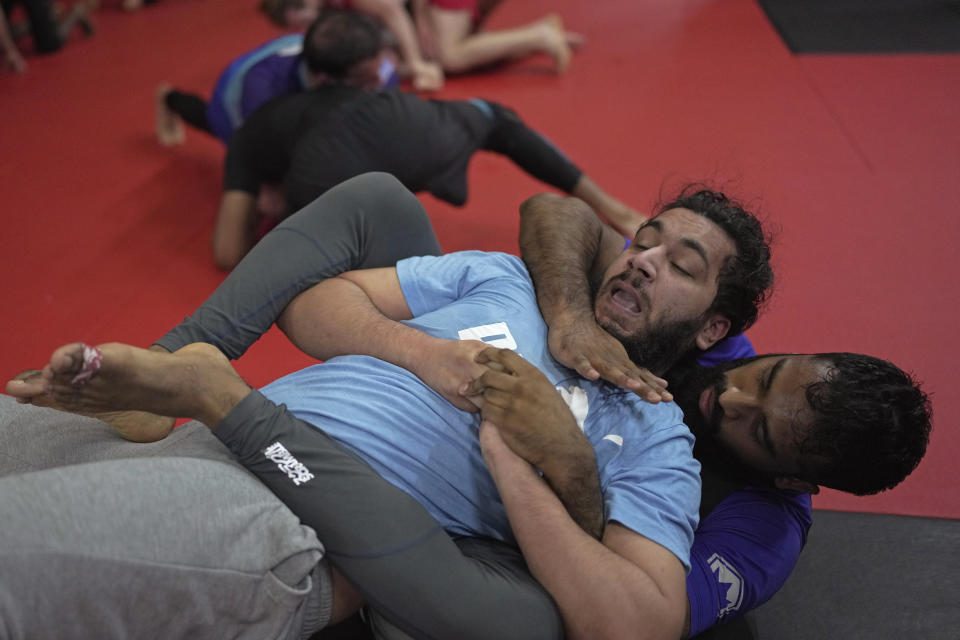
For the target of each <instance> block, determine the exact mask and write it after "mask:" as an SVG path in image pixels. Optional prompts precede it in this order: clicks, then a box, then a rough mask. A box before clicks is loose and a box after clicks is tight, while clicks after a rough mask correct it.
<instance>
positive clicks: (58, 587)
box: [0, 396, 332, 640]
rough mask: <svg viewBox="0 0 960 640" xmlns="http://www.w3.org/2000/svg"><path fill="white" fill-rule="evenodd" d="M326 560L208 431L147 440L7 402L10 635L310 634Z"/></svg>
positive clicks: (319, 620) (2, 429) (3, 535)
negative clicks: (127, 437) (136, 441)
mask: <svg viewBox="0 0 960 640" xmlns="http://www.w3.org/2000/svg"><path fill="white" fill-rule="evenodd" d="M322 557H323V547H322V545H321V544H320V543H319V542H318V540H317V538H316V535H315V534H314V532H313V531H312V530H311V529H309V528H308V527H305V526H303V525H302V524H300V522H299V520H298V519H297V517H296V516H294V515H293V514H292V513H291V512H290V511H289V509H287V508H286V507H285V506H284V505H283V504H281V503H280V502H279V501H278V500H277V499H276V498H275V497H274V496H273V494H272V493H270V492H269V491H268V490H267V489H266V488H265V487H264V486H263V485H262V484H261V483H260V482H259V481H257V480H256V478H254V477H253V476H251V475H250V473H249V472H247V471H246V470H245V469H243V468H242V467H241V466H240V465H239V464H237V463H236V462H234V461H233V459H232V456H231V455H230V453H229V452H228V451H227V450H226V449H225V448H224V447H223V445H221V444H220V442H219V441H218V440H216V438H214V437H213V436H212V434H210V432H209V430H208V429H207V428H206V427H204V426H203V425H200V424H199V423H188V424H186V425H183V426H181V427H180V428H178V429H176V430H175V431H174V433H173V434H172V435H171V436H170V437H169V438H167V439H165V440H163V441H161V442H158V443H154V444H147V445H144V444H134V443H130V442H127V441H125V440H123V439H122V438H119V437H118V436H116V434H114V432H113V431H112V430H110V428H109V427H107V426H106V425H105V424H103V423H102V422H99V421H97V420H93V419H89V418H84V417H80V416H75V415H73V414H68V413H63V412H60V411H54V410H51V409H43V408H38V407H33V406H30V405H19V404H17V403H16V401H14V400H13V399H12V398H10V397H8V396H0V567H2V570H0V638H4V639H7V638H9V639H11V640H12V639H19V638H58V639H62V638H78V639H79V638H84V639H85V638H117V639H129V638H144V639H153V638H251V639H260V638H284V639H286V638H291V639H292V638H304V637H307V636H308V635H309V633H310V632H312V631H314V630H316V629H318V628H320V627H322V626H323V625H324V624H326V622H327V621H328V620H329V616H330V610H331V603H332V600H331V596H332V591H331V587H330V577H329V568H328V566H327V564H326V562H325V561H324V560H322Z"/></svg>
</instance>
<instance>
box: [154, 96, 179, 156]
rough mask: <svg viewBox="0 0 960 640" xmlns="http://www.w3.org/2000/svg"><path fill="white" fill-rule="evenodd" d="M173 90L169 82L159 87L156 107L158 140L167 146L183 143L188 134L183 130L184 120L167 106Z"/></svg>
mask: <svg viewBox="0 0 960 640" xmlns="http://www.w3.org/2000/svg"><path fill="white" fill-rule="evenodd" d="M172 90H173V87H171V86H170V85H168V84H162V85H160V86H159V87H157V100H156V105H155V107H154V112H155V126H156V133H157V142H159V143H160V144H162V145H163V146H165V147H172V146H174V145H178V144H183V141H184V140H185V139H186V134H185V133H184V130H183V121H181V120H180V116H178V115H177V114H175V113H174V112H173V111H171V110H170V107H168V106H167V101H166V97H167V94H168V93H170V92H171V91H172Z"/></svg>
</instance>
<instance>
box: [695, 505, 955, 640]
mask: <svg viewBox="0 0 960 640" xmlns="http://www.w3.org/2000/svg"><path fill="white" fill-rule="evenodd" d="M747 622H748V623H749V624H748V625H745V626H749V627H750V629H749V630H747V629H745V628H742V629H741V630H740V631H739V633H738V634H736V635H729V634H726V635H720V634H718V635H717V636H716V639H717V640H718V639H719V638H721V637H724V638H734V637H736V638H742V639H746V638H756V639H758V640H774V639H775V640H825V639H832V638H844V639H846V638H870V639H871V640H907V639H909V640H927V639H929V640H941V639H942V640H957V638H960V520H947V519H938V518H912V517H907V516H890V515H873V514H856V513H845V512H838V511H816V512H815V513H814V517H813V528H812V529H811V530H810V537H809V539H808V541H807V546H806V548H805V549H804V551H803V555H802V556H801V558H800V562H799V564H798V565H797V568H796V569H795V570H794V572H793V575H791V576H790V579H789V580H787V583H786V585H784V587H783V589H781V590H780V592H779V593H778V594H777V595H776V596H774V597H773V598H772V599H771V600H770V601H769V602H768V603H767V604H765V605H764V606H762V607H760V608H759V609H757V610H756V611H754V612H753V613H752V614H749V615H748V616H747ZM718 631H720V632H721V633H722V631H721V630H718ZM731 631H732V629H731ZM700 637H701V638H703V637H708V636H700Z"/></svg>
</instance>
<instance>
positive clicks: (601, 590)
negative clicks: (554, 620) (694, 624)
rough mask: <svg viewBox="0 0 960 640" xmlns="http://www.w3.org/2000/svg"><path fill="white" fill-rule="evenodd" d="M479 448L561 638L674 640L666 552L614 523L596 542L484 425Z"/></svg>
mask: <svg viewBox="0 0 960 640" xmlns="http://www.w3.org/2000/svg"><path fill="white" fill-rule="evenodd" d="M480 444H481V447H482V448H483V453H484V459H485V460H486V462H487V465H488V467H489V469H490V472H491V474H492V475H493V478H494V481H495V482H496V484H497V487H498V489H499V490H500V495H501V497H502V498H503V502H504V505H505V506H506V509H507V515H508V517H509V518H510V524H511V526H512V528H513V531H514V535H515V536H516V538H517V542H518V543H519V545H520V548H521V550H522V551H523V555H524V558H525V559H526V561H527V564H528V565H529V567H530V571H531V572H532V573H533V575H534V577H536V578H537V580H538V581H539V582H540V583H541V584H542V585H543V586H544V587H545V588H546V589H547V590H548V591H549V592H550V595H552V596H553V598H554V600H555V601H556V602H557V606H558V608H559V609H560V613H561V615H562V617H563V621H564V626H565V629H566V632H567V637H568V638H570V639H571V640H577V639H580V638H584V639H590V640H598V639H604V640H605V639H607V638H630V639H631V640H633V639H636V638H649V639H654V638H656V639H663V638H678V637H679V636H680V633H681V630H682V627H683V616H684V613H685V607H686V593H685V590H684V569H683V565H682V564H681V563H680V561H679V560H678V559H677V558H676V557H675V556H674V555H673V554H671V553H670V552H669V551H668V550H666V549H665V548H664V547H662V546H660V545H658V544H656V543H654V542H652V541H650V540H648V539H646V538H644V537H643V536H641V535H639V534H637V533H634V532H633V531H630V530H629V529H627V528H625V527H623V526H621V525H619V524H617V523H615V522H614V523H610V524H609V525H608V526H607V527H606V531H605V532H604V535H603V540H602V542H601V541H598V540H596V539H595V538H593V537H591V536H589V535H588V534H587V533H585V532H584V531H583V530H582V529H581V528H580V527H578V526H577V525H576V523H575V522H574V521H573V520H572V519H571V518H570V516H569V515H568V514H567V512H566V511H565V509H564V507H563V505H562V504H561V502H560V501H559V500H558V499H557V497H556V496H555V495H554V494H553V492H552V491H550V489H549V487H547V485H546V484H545V483H544V482H543V481H542V480H541V479H540V478H539V477H538V476H537V474H536V472H535V471H534V470H533V468H532V467H531V466H530V465H529V464H527V463H526V462H525V461H524V460H523V459H521V458H520V457H518V456H517V455H516V454H514V453H513V452H512V451H511V450H510V448H509V447H508V446H507V445H506V443H505V442H504V441H503V439H502V438H501V437H500V434H499V431H498V430H497V427H496V426H494V425H493V424H492V423H488V422H484V423H483V425H481V429H480Z"/></svg>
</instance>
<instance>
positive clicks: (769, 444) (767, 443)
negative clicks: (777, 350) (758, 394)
mask: <svg viewBox="0 0 960 640" xmlns="http://www.w3.org/2000/svg"><path fill="white" fill-rule="evenodd" d="M786 363H787V359H786V358H780V359H779V360H777V363H776V364H775V365H773V367H771V368H770V374H769V375H768V376H767V382H766V384H764V385H763V387H764V392H769V391H770V389H772V388H773V382H774V380H776V378H777V375H778V374H779V373H780V371H781V370H782V369H783V365H785V364H786ZM761 425H762V426H761V429H760V430H761V431H762V432H763V446H764V447H766V449H767V451H769V452H770V455H772V456H773V457H774V458H776V457H777V448H776V447H775V446H773V440H772V439H771V438H770V428H769V427H768V425H767V417H766V416H764V417H763V420H762V423H761Z"/></svg>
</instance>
